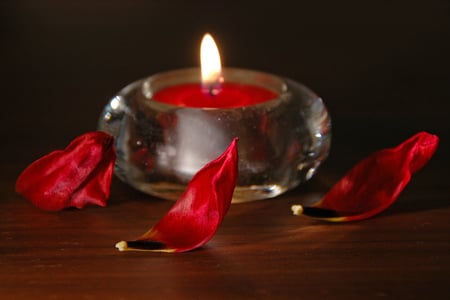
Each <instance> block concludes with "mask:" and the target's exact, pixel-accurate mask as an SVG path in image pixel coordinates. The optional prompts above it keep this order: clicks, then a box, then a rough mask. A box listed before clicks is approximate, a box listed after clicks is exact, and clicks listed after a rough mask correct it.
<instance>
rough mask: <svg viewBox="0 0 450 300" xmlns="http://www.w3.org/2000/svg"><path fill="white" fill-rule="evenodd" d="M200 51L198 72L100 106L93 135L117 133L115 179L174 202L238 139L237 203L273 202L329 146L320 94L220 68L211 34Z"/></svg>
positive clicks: (145, 82) (132, 90) (138, 88)
mask: <svg viewBox="0 0 450 300" xmlns="http://www.w3.org/2000/svg"><path fill="white" fill-rule="evenodd" d="M205 40H206V42H205ZM204 43H206V46H205V45H204ZM211 45H213V46H211ZM201 48H202V51H201V52H202V53H201V62H202V63H201V64H202V68H201V69H198V68H192V69H180V70H174V71H168V72H163V73H159V74H155V75H153V76H150V77H148V78H144V79H141V80H138V81H136V82H133V83H131V84H130V85H128V86H127V87H125V88H124V89H122V90H121V91H120V92H119V93H118V94H117V95H116V96H115V97H113V99H112V100H111V101H110V102H109V103H108V104H107V105H106V106H105V109H104V111H103V112H102V115H101V117H100V121H99V129H100V130H104V131H106V132H108V133H110V134H111V135H113V136H115V137H116V149H117V155H118V159H117V163H116V168H115V170H116V174H117V175H118V176H119V178H121V179H122V180H123V181H125V182H127V183H129V184H131V185H132V186H134V187H136V188H137V189H139V190H141V191H143V192H145V193H148V194H151V195H155V196H158V197H162V198H166V199H178V197H179V196H180V194H181V193H182V192H183V191H184V189H185V187H186V184H187V183H188V182H189V180H190V179H191V178H192V176H193V175H194V174H195V173H196V172H197V171H198V170H199V169H200V168H201V167H203V166H204V165H205V164H206V163H208V162H209V161H211V160H213V159H214V158H216V157H217V156H218V155H220V154H221V153H222V152H223V151H224V150H225V149H226V147H227V146H228V145H229V144H230V142H231V141H232V140H233V139H234V138H235V137H238V138H239V178H238V185H237V187H236V189H235V193H234V197H233V201H234V202H243V201H250V200H256V199H264V198H270V197H275V196H277V195H279V194H281V193H283V192H285V191H287V190H289V189H292V188H293V187H295V186H297V185H298V184H299V183H300V182H303V181H305V180H308V179H309V178H311V176H312V175H313V174H314V173H315V171H316V169H317V167H318V166H319V165H320V164H321V162H322V161H323V160H324V159H325V158H326V156H327V154H328V151H329V147H330V139H331V131H330V128H331V121H330V117H329V115H328V112H327V110H326V108H325V105H324V104H323V102H322V100H321V98H319V97H318V96H317V95H316V94H315V93H314V92H312V91H311V90H310V89H308V88H307V87H305V86H304V85H302V84H300V83H298V82H295V81H293V80H290V79H287V78H283V77H280V76H276V75H272V74H268V73H264V72H259V71H253V70H245V69H235V68H221V64H220V57H219V56H218V50H217V47H215V44H214V42H213V41H212V38H210V37H206V38H205V39H204V42H203V43H202V47H201ZM203 48H205V49H208V48H209V49H210V50H208V51H204V49H203ZM211 49H212V50H211ZM205 53H213V55H212V57H211V55H210V54H205Z"/></svg>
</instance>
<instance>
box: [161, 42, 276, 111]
mask: <svg viewBox="0 0 450 300" xmlns="http://www.w3.org/2000/svg"><path fill="white" fill-rule="evenodd" d="M200 63H201V82H202V84H201V85H200V84H198V83H185V84H177V85H174V86H170V87H168V88H164V89H162V90H160V91H158V92H156V93H155V94H154V95H153V99H154V100H156V101H160V102H164V103H167V104H172V105H177V106H186V107H198V108H200V107H202V108H235V107H242V106H248V105H254V104H258V103H262V102H266V101H268V100H272V99H275V98H276V97H277V94H276V93H275V92H274V91H271V90H268V89H266V88H264V87H260V86H256V85H251V84H244V83H239V82H227V81H226V78H224V77H223V76H222V66H221V63H220V55H219V50H218V48H217V45H216V43H215V42H214V40H213V38H212V37H211V35H209V34H205V36H204V37H203V40H202V43H201V47H200Z"/></svg>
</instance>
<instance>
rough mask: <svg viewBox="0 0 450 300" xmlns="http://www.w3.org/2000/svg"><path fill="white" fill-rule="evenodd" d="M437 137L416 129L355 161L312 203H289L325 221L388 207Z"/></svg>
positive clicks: (358, 216)
mask: <svg viewBox="0 0 450 300" xmlns="http://www.w3.org/2000/svg"><path fill="white" fill-rule="evenodd" d="M438 143H439V138H438V137H437V136H435V135H432V134H429V133H427V132H419V133H417V134H416V135H414V136H412V137H411V138H409V139H408V140H406V141H404V142H403V143H402V144H400V145H399V146H397V147H395V148H391V149H384V150H381V151H378V152H376V153H374V154H372V155H371V156H369V157H367V158H365V159H364V160H362V161H361V162H359V163H358V164H357V165H355V166H354V167H353V168H352V169H351V170H350V171H349V172H348V173H347V174H346V175H345V176H344V177H343V178H342V179H341V180H339V181H338V182H337V183H336V184H335V185H334V186H333V187H332V188H331V190H330V191H329V192H328V193H327V194H326V195H325V197H324V198H323V199H322V200H321V201H319V202H318V203H316V204H315V205H314V206H312V207H305V206H301V205H293V206H292V211H293V212H294V214H296V215H300V214H303V215H307V216H310V217H314V218H318V219H322V220H327V221H336V222H342V221H356V220H362V219H366V218H369V217H372V216H374V215H376V214H379V213H380V212H382V211H384V210H385V209H386V208H388V207H389V206H390V205H391V204H392V203H394V201H395V200H396V199H397V197H398V196H399V195H400V193H401V191H402V190H403V189H404V188H405V186H406V185H407V184H408V182H409V180H410V178H411V174H413V173H415V172H417V171H418V170H420V169H421V168H422V167H423V166H424V165H425V164H426V163H427V162H428V161H429V160H430V158H431V157H432V156H433V154H434V152H435V151H436V149H437V146H438Z"/></svg>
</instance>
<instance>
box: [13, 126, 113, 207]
mask: <svg viewBox="0 0 450 300" xmlns="http://www.w3.org/2000/svg"><path fill="white" fill-rule="evenodd" d="M113 142H114V138H113V137H112V136H110V135H108V134H106V133H104V132H100V131H97V132H89V133H86V134H83V135H81V136H79V137H77V138H76V139H74V140H73V141H72V142H71V143H70V144H69V145H68V146H67V148H66V149H64V150H57V151H54V152H51V153H50V154H48V155H46V156H44V157H42V158H40V159H38V160H36V161H35V162H33V163H32V164H31V165H29V166H28V167H27V168H26V169H25V170H24V171H23V172H22V174H20V176H19V178H18V179H17V182H16V191H17V192H18V193H20V194H22V195H23V196H25V198H27V199H28V200H30V201H31V202H32V203H33V204H34V205H36V206H37V207H39V208H41V209H44V210H49V211H57V210H61V209H64V208H66V207H77V208H83V207H84V206H85V205H86V204H89V203H90V204H96V205H99V206H105V205H106V201H107V199H108V197H109V192H110V185H111V178H112V174H113V168H114V162H115V159H116V153H115V150H114V146H113Z"/></svg>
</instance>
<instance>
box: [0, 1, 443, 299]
mask: <svg viewBox="0 0 450 300" xmlns="http://www.w3.org/2000/svg"><path fill="white" fill-rule="evenodd" d="M393 2H394V3H391V1H386V2H384V1H381V2H380V1H377V2H374V3H373V4H369V3H366V2H364V1H323V0H319V1H309V2H306V1H291V2H290V1H239V2H238V1H223V2H219V1H191V2H189V1H176V0H169V1H158V0H153V1H118V0H114V1H85V0H81V1H73V3H72V2H69V1H51V0H41V1H37V0H32V1H25V0H18V1H12V0H11V1H8V0H5V1H2V2H1V3H0V26H1V27H0V34H1V35H0V37H1V40H0V42H1V47H0V60H1V64H0V74H1V83H0V86H1V88H2V94H1V97H2V100H1V109H0V120H1V125H2V126H1V127H0V139H1V141H2V144H1V146H0V167H1V173H0V193H1V194H0V298H1V299H151V298H153V299H379V298H381V299H385V298H386V299H446V298H448V297H449V296H450V193H449V192H450V188H449V175H448V174H449V167H450V164H449V162H450V160H449V154H450V152H449V150H450V147H449V137H450V130H449V128H450V125H449V124H450V122H449V112H450V109H449V108H450V105H449V102H450V71H449V70H450V59H449V53H450V17H449V8H450V7H449V6H450V5H449V2H448V1H439V0H430V1H393ZM206 31H208V32H211V33H212V34H213V35H214V36H215V37H216V40H217V41H218V43H219V46H220V48H221V52H222V55H223V61H224V63H225V64H226V65H228V66H235V67H242V68H250V69H259V70H263V71H267V72H272V73H275V74H279V75H282V76H287V77H290V78H293V79H295V80H298V81H301V82H303V83H305V84H306V85H308V86H310V87H311V88H312V89H313V90H315V91H316V92H317V93H318V94H320V95H321V96H322V97H323V99H324V101H325V103H326V105H327V106H328V108H329V110H330V113H331V116H332V118H333V143H332V150H331V153H330V156H329V158H328V160H327V161H326V162H325V163H324V164H323V166H322V167H321V168H320V169H319V172H318V173H317V175H316V176H315V177H314V178H313V179H312V180H310V181H309V182H308V183H306V184H303V185H301V186H300V187H298V188H297V189H295V190H293V191H290V192H288V193H287V194H285V195H282V196H280V197H278V198H275V199H271V200H264V201H257V202H252V203H247V204H236V205H232V207H231V208H230V211H229V213H228V215H227V217H226V218H225V220H224V223H223V224H222V226H221V227H220V229H219V231H218V232H217V234H216V235H215V236H214V238H213V239H212V240H211V241H210V242H209V243H208V244H207V245H206V246H205V247H203V248H201V249H198V250H196V251H193V252H189V253H184V254H176V255H173V254H160V253H142V252H135V253H133V252H126V253H121V252H118V251H117V250H116V249H115V248H114V244H115V242H117V241H119V240H122V239H132V238H135V237H137V236H139V235H140V234H142V233H143V232H144V231H146V230H147V229H148V228H149V227H150V226H151V225H152V224H154V222H156V221H157V220H158V219H159V218H160V217H161V216H163V215H164V214H165V212H166V211H167V210H168V209H169V208H170V206H171V205H172V203H171V202H168V201H164V200H160V199H157V198H153V197H150V196H147V195H144V194H141V193H139V192H137V191H135V190H133V189H132V188H130V187H128V186H127V185H125V184H123V183H122V182H120V181H119V180H118V179H114V181H113V185H112V191H111V197H110V200H109V203H108V206H107V207H106V208H98V207H89V208H86V209H84V210H81V211H80V210H75V209H69V210H65V211H62V212H58V213H47V212H43V211H40V210H39V209H37V208H35V207H34V206H32V205H31V204H30V203H29V202H27V201H26V200H25V199H23V198H22V197H21V196H19V195H17V194H16V193H15V191H14V183H15V180H16V178H17V176H18V174H19V173H20V172H21V170H23V168H25V167H26V166H27V165H28V164H29V163H30V162H32V161H33V160H35V159H37V158H38V157H40V156H42V155H44V154H45V153H47V152H49V151H51V150H54V149H58V148H63V147H64V146H65V145H67V144H68V143H69V141H70V140H71V139H72V138H74V137H75V136H77V135H78V134H81V133H83V132H85V131H88V130H93V129H95V128H96V122H97V118H98V116H99V114H100V111H101V109H102V107H103V106H104V105H105V104H106V103H107V101H108V100H109V98H111V97H112V96H113V95H114V94H115V93H116V92H117V91H118V90H120V89H121V88H122V87H123V86H125V85H126V84H128V83H130V82H132V81H134V80H136V79H139V78H142V77H145V76H148V75H151V74H154V73H157V72H160V71H164V70H169V69H176V68H182V67H192V66H197V65H198V49H199V42H200V39H201V36H202V34H203V33H204V32H206ZM421 130H426V131H429V132H432V133H435V134H437V135H439V136H440V137H441V144H440V147H439V149H438V151H437V153H436V155H435V156H434V157H433V159H432V160H431V161H430V163H429V164H428V165H427V166H426V167H425V168H424V169H423V170H422V171H420V172H419V173H418V174H417V175H415V176H414V177H413V178H412V180H411V182H410V184H409V185H408V187H407V188H406V189H405V191H404V192H403V193H402V195H401V196H400V198H399V199H398V201H397V202H396V203H395V204H394V205H393V206H392V207H391V208H389V209H388V210H387V211H386V212H384V213H383V214H381V215H379V216H377V217H375V218H372V219H369V220H366V221H362V222H355V223H347V224H329V223H323V222H319V221H314V220H311V219H307V218H302V217H295V216H292V215H291V212H290V206H291V205H292V204H294V203H302V202H304V201H310V200H311V199H316V198H318V197H320V195H322V194H324V193H325V192H326V191H327V190H328V189H329V188H330V187H331V186H332V185H333V183H335V182H336V181H337V180H338V179H339V178H340V177H341V176H342V175H343V174H344V173H345V171H346V170H348V169H349V168H350V167H351V166H353V164H355V163H356V162H357V161H359V160H360V159H362V158H363V157H365V156H367V155H369V154H370V153H372V152H374V151H376V150H379V149H381V148H386V147H391V146H394V145H396V144H398V143H400V142H401V141H403V140H404V139H406V138H408V137H409V136H411V135H412V134H414V133H416V132H418V131H421Z"/></svg>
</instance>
